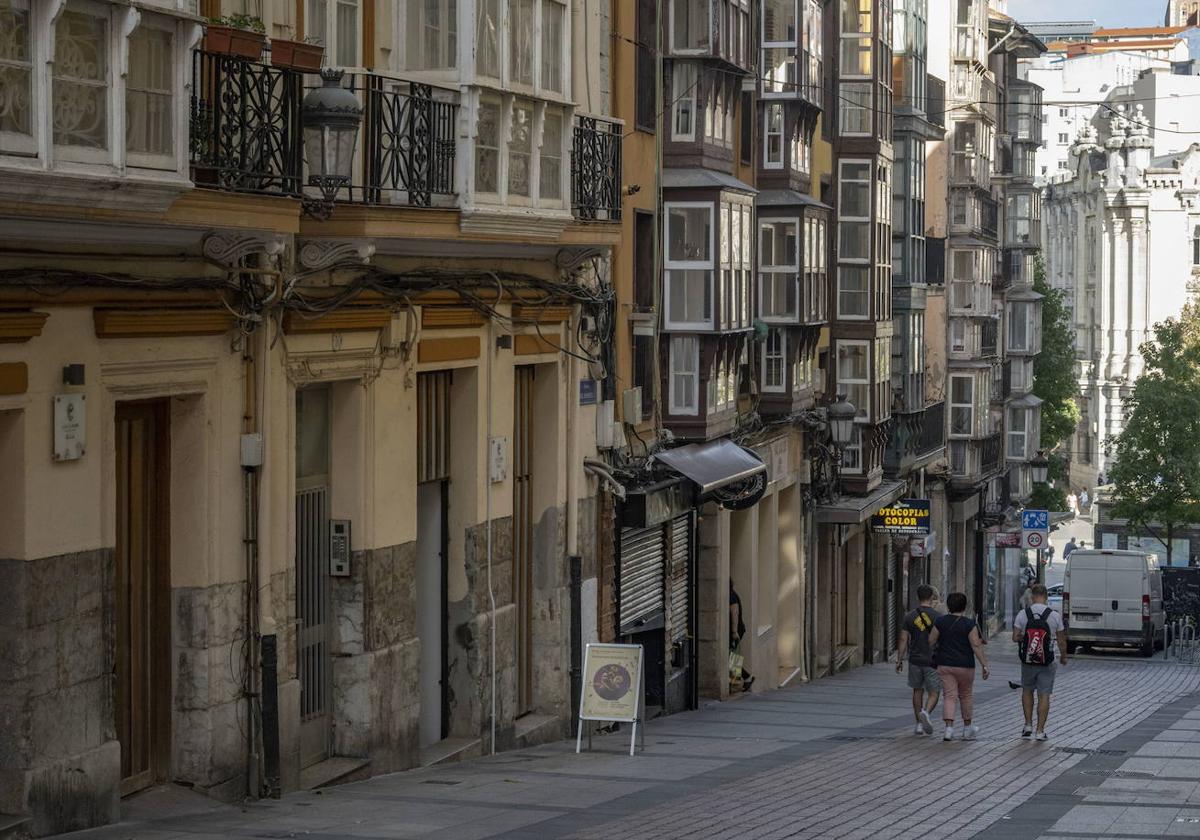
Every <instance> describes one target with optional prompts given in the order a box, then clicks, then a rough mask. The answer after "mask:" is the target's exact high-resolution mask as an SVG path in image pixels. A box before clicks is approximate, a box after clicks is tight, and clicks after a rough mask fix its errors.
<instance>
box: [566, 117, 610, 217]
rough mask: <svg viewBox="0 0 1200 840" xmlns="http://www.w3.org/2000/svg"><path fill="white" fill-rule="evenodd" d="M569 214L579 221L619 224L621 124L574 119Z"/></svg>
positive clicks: (594, 119)
mask: <svg viewBox="0 0 1200 840" xmlns="http://www.w3.org/2000/svg"><path fill="white" fill-rule="evenodd" d="M571 210H572V212H573V213H574V215H575V218H577V219H581V220H583V221H605V222H619V221H621V124H620V123H616V122H611V121H609V120H602V119H599V118H596V117H576V118H575V130H574V137H573V140H572V144H571Z"/></svg>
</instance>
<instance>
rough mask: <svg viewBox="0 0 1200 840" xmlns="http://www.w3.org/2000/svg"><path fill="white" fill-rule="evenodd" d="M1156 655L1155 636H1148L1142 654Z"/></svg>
mask: <svg viewBox="0 0 1200 840" xmlns="http://www.w3.org/2000/svg"><path fill="white" fill-rule="evenodd" d="M1153 655H1154V637H1153V636H1149V635H1147V636H1146V640H1145V641H1144V642H1142V656H1146V657H1150V656H1153Z"/></svg>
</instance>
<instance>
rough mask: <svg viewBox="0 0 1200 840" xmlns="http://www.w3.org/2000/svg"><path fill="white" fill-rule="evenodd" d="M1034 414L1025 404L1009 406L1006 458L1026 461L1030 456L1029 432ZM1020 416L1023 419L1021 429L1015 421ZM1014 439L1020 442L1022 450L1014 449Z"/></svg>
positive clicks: (1006, 425) (1006, 426)
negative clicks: (1016, 450) (1015, 450)
mask: <svg viewBox="0 0 1200 840" xmlns="http://www.w3.org/2000/svg"><path fill="white" fill-rule="evenodd" d="M1032 415H1033V412H1032V411H1031V410H1030V409H1028V408H1026V407H1024V406H1011V405H1010V406H1009V407H1008V417H1007V418H1005V419H1006V420H1007V422H1006V423H1005V426H1004V457H1005V459H1006V460H1009V461H1025V460H1027V459H1028V458H1029V457H1030V448H1029V443H1030V441H1029V433H1030V431H1032V429H1031V428H1030V427H1031V426H1032V425H1033V424H1032V423H1030V420H1032V419H1033V417H1032ZM1018 417H1020V419H1021V422H1020V425H1021V428H1020V429H1017V428H1015V425H1016V424H1015V423H1014V422H1013V421H1014V420H1016V419H1017V418H1018ZM1014 441H1019V442H1020V445H1021V451H1020V452H1014V451H1013V442H1014Z"/></svg>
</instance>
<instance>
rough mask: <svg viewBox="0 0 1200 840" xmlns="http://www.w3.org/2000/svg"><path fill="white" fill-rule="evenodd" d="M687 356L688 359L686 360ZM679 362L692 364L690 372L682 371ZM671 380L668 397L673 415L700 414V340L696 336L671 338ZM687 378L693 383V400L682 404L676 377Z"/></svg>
mask: <svg viewBox="0 0 1200 840" xmlns="http://www.w3.org/2000/svg"><path fill="white" fill-rule="evenodd" d="M684 354H686V358H684ZM679 361H687V362H689V363H690V368H691V369H690V370H680V369H679V366H678V362H679ZM670 367H671V378H670V380H669V382H668V387H667V391H668V397H669V404H670V407H671V414H674V415H680V416H695V415H697V414H699V413H700V339H699V337H698V336H694V335H674V336H671V348H670ZM678 376H687V377H690V378H691V382H692V400H691V402H690V403H681V402H680V401H679V397H680V395H679V393H678V392H677V389H676V387H675V381H676V377H678Z"/></svg>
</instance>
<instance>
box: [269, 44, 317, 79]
mask: <svg viewBox="0 0 1200 840" xmlns="http://www.w3.org/2000/svg"><path fill="white" fill-rule="evenodd" d="M324 57H325V46H324V45H323V44H322V43H321V42H320V41H319V40H318V39H317V38H312V37H309V38H305V39H304V40H303V41H290V40H287V39H285V38H272V39H271V64H272V65H273V66H275V67H287V68H289V69H292V70H302V71H304V72H306V73H315V72H317V71H318V70H320V69H321V60H322V59H323V58H324Z"/></svg>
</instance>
